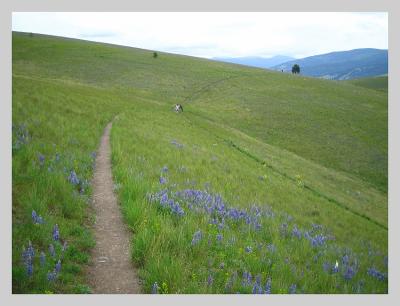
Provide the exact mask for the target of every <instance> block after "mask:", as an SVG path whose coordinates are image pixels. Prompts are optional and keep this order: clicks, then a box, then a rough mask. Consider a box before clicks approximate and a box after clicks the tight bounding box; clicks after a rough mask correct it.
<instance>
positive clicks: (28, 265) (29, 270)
mask: <svg viewBox="0 0 400 306" xmlns="http://www.w3.org/2000/svg"><path fill="white" fill-rule="evenodd" d="M25 265H26V274H27V275H28V276H29V277H31V276H32V275H33V261H32V258H31V257H29V260H28V261H27V262H26V263H25Z"/></svg>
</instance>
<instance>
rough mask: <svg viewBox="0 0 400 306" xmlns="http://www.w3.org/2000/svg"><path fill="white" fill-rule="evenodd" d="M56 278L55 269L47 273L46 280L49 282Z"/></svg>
mask: <svg viewBox="0 0 400 306" xmlns="http://www.w3.org/2000/svg"><path fill="white" fill-rule="evenodd" d="M56 278H57V272H56V271H53V272H48V273H47V280H48V281H49V282H53V281H54V280H55V279H56Z"/></svg>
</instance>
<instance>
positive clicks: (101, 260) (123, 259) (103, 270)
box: [88, 123, 140, 293]
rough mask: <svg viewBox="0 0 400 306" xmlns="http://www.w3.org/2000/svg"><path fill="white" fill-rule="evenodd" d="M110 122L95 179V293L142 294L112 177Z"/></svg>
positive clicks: (92, 275)
mask: <svg viewBox="0 0 400 306" xmlns="http://www.w3.org/2000/svg"><path fill="white" fill-rule="evenodd" d="M111 126H112V123H109V124H108V125H107V127H106V128H105V130H104V134H103V136H102V137H101V143H100V147H99V150H98V152H97V157H96V166H95V170H94V177H93V182H92V185H93V208H94V210H95V213H96V222H95V225H94V236H95V239H96V246H95V247H94V249H93V252H92V264H91V265H90V267H89V269H88V274H89V275H88V276H89V284H90V286H91V288H92V292H93V293H140V284H139V279H138V276H137V274H136V271H135V268H134V267H133V265H132V261H131V259H130V236H131V234H130V233H129V231H128V229H127V227H126V226H125V224H124V222H123V219H122V215H121V211H120V207H119V205H118V201H117V198H116V196H115V194H114V191H113V187H114V183H113V179H112V174H111V150H110V130H111Z"/></svg>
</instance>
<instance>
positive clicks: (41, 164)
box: [38, 153, 45, 167]
mask: <svg viewBox="0 0 400 306" xmlns="http://www.w3.org/2000/svg"><path fill="white" fill-rule="evenodd" d="M38 160H39V165H40V167H43V165H44V160H45V157H44V155H43V154H41V153H39V154H38Z"/></svg>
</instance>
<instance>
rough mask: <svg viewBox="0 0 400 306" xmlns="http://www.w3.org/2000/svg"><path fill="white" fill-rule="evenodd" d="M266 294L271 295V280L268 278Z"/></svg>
mask: <svg viewBox="0 0 400 306" xmlns="http://www.w3.org/2000/svg"><path fill="white" fill-rule="evenodd" d="M264 293H265V294H271V278H268V280H267V283H266V284H265V290H264Z"/></svg>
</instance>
